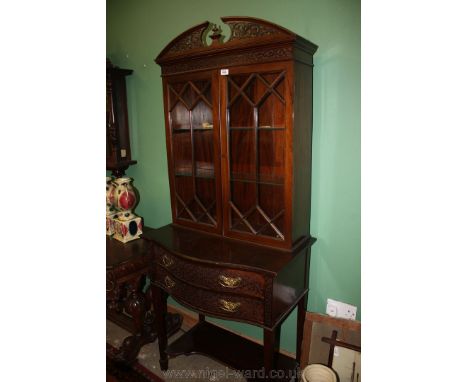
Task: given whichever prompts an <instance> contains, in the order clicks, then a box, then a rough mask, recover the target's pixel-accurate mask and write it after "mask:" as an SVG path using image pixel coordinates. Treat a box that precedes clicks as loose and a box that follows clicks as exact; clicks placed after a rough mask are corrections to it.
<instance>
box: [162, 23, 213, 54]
mask: <svg viewBox="0 0 468 382" xmlns="http://www.w3.org/2000/svg"><path fill="white" fill-rule="evenodd" d="M204 29H205V28H199V29H197V30H194V31H193V32H192V33H191V34H189V35H187V36H185V37H184V38H182V39H180V40H179V41H177V42H176V43H175V44H174V45H172V46H171V48H170V49H169V50H168V52H167V53H168V54H173V53H180V52H184V51H187V50H192V49H197V48H202V47H204V46H205V43H204V41H203V38H202V35H203V32H204Z"/></svg>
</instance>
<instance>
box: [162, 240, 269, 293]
mask: <svg viewBox="0 0 468 382" xmlns="http://www.w3.org/2000/svg"><path fill="white" fill-rule="evenodd" d="M156 261H157V263H158V264H159V265H161V266H162V267H163V268H164V269H166V270H167V271H169V272H170V273H171V274H172V275H174V276H175V277H177V278H178V279H179V280H183V281H184V282H187V283H189V284H192V285H195V286H199V287H202V288H207V289H210V290H213V291H219V292H228V293H235V294H240V295H244V296H251V297H256V298H261V299H264V294H265V293H264V290H265V276H263V275H262V274H260V273H255V272H249V271H243V270H238V269H230V268H224V267H216V266H207V265H204V264H203V265H200V264H196V263H192V262H189V261H186V260H183V259H181V258H179V257H177V256H174V255H172V254H170V253H167V252H166V251H163V250H161V249H159V248H158V249H156Z"/></svg>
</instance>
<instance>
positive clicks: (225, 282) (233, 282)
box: [218, 275, 242, 288]
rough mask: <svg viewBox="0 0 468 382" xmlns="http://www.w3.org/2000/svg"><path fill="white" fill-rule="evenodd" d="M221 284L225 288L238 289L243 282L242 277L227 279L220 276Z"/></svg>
mask: <svg viewBox="0 0 468 382" xmlns="http://www.w3.org/2000/svg"><path fill="white" fill-rule="evenodd" d="M218 280H219V284H220V285H221V286H223V287H225V288H237V287H238V286H239V285H240V283H241V281H242V278H241V277H227V276H224V275H219V278H218Z"/></svg>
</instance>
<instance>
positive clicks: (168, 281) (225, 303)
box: [153, 267, 264, 325]
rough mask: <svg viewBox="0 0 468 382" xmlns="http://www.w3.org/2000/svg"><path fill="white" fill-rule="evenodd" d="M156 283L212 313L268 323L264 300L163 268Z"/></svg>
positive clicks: (183, 301) (185, 300)
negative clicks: (186, 279) (200, 285)
mask: <svg viewBox="0 0 468 382" xmlns="http://www.w3.org/2000/svg"><path fill="white" fill-rule="evenodd" d="M153 282H154V283H155V284H156V285H158V286H159V287H160V288H163V289H164V290H165V291H166V292H167V293H169V294H170V295H171V296H172V297H174V298H175V299H176V300H178V301H179V302H181V303H184V304H187V305H189V306H192V307H193V308H195V309H198V310H201V311H203V312H206V313H208V314H212V315H216V316H220V317H223V318H224V317H225V318H230V319H234V320H241V321H248V322H252V323H257V324H260V325H262V324H263V323H264V307H263V301H261V300H258V299H254V298H249V297H245V296H240V295H234V294H228V293H216V292H212V291H210V290H206V289H202V288H198V287H196V286H194V285H191V284H189V283H186V282H184V281H182V280H180V279H179V278H177V277H176V276H174V275H173V274H171V273H170V272H168V271H167V270H166V269H163V268H161V267H158V268H157V269H156V270H155V272H154V280H153Z"/></svg>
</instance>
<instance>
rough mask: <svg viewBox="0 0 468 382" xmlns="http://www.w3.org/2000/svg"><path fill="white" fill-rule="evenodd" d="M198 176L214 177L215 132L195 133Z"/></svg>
mask: <svg viewBox="0 0 468 382" xmlns="http://www.w3.org/2000/svg"><path fill="white" fill-rule="evenodd" d="M193 140H194V157H195V169H196V174H195V175H196V176H198V177H204V178H210V177H211V178H212V177H214V167H213V164H214V159H213V152H214V148H213V130H207V131H203V130H198V131H194V133H193Z"/></svg>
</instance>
